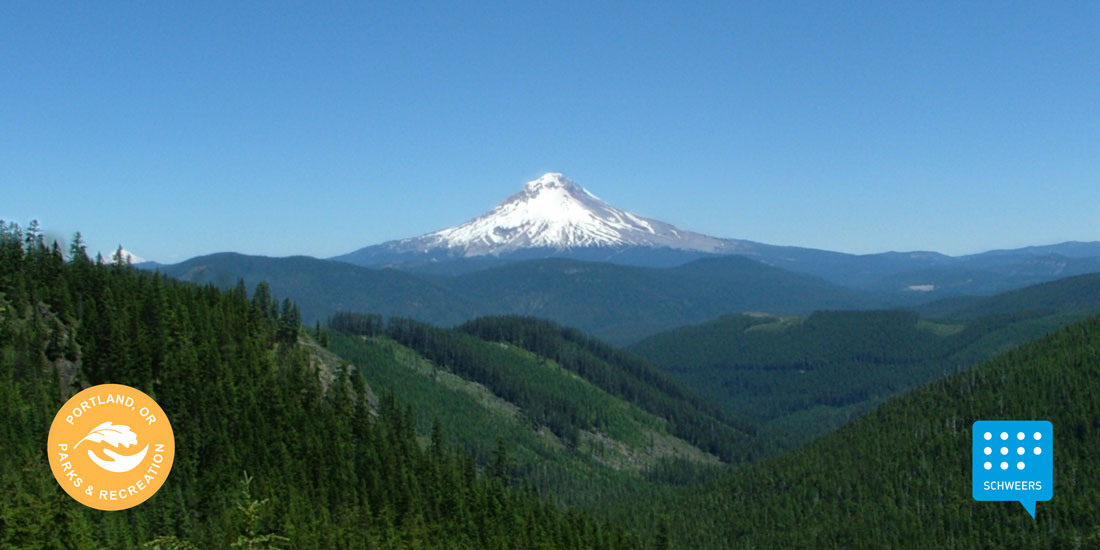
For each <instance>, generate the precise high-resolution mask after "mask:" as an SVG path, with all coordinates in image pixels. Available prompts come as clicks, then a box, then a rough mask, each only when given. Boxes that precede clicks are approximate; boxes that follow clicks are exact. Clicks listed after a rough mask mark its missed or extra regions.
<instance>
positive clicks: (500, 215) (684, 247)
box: [334, 172, 739, 267]
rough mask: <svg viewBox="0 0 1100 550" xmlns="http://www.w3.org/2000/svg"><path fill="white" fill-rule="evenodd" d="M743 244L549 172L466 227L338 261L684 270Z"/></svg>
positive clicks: (375, 248)
mask: <svg viewBox="0 0 1100 550" xmlns="http://www.w3.org/2000/svg"><path fill="white" fill-rule="evenodd" d="M738 242H739V241H732V240H726V239H716V238H714V237H708V236H706V235H701V234H699V233H693V232H691V231H684V230H682V229H678V228H676V227H674V226H672V225H670V224H667V223H664V222H660V221H657V220H651V219H648V218H643V217H641V216H638V215H635V214H632V213H630V212H627V211H626V210H622V209H620V208H616V207H614V206H611V205H610V204H608V203H606V202H604V201H603V200H601V199H600V198H599V197H597V196H596V195H594V194H592V193H591V192H590V191H588V190H587V189H585V188H583V187H581V186H580V185H577V183H576V182H574V181H572V180H570V179H568V178H566V177H565V176H564V175H562V174H560V173H557V172H550V173H547V174H543V175H542V176H541V177H539V178H538V179H536V180H533V181H529V182H527V184H526V185H524V187H523V190H521V191H520V192H519V193H516V194H514V195H512V196H511V197H508V198H507V199H506V200H505V201H504V202H502V203H500V204H499V205H497V206H496V207H495V208H493V209H492V210H491V211H489V212H488V213H486V214H484V215H482V216H479V217H477V218H474V219H472V220H470V221H468V222H466V223H464V224H462V225H458V226H454V227H449V228H447V229H441V230H439V231H435V232H432V233H428V234H426V235H421V236H419V237H412V238H409V239H402V240H397V241H389V242H386V243H382V244H380V245H376V246H368V247H366V248H362V249H360V250H357V251H355V252H352V253H350V254H347V255H344V256H340V257H337V258H334V259H336V260H342V261H347V262H350V263H355V264H359V265H369V266H376V267H381V266H398V267H400V266H408V265H410V263H411V264H419V263H423V262H438V261H443V260H450V259H459V258H486V259H493V260H496V259H502V258H505V257H507V258H513V259H514V258H517V257H520V258H537V257H547V256H566V257H574V258H581V259H590V260H609V259H611V257H612V256H617V257H621V256H623V255H626V256H630V257H631V260H630V261H629V262H628V263H638V262H637V258H638V257H640V256H645V255H652V254H654V253H657V254H658V255H661V254H663V255H664V256H674V257H675V258H674V259H671V260H667V261H665V262H664V263H669V264H678V263H683V261H686V260H690V259H694V258H698V257H701V256H706V255H711V254H721V253H729V252H730V251H731V249H733V248H736V247H737V244H736V243H738ZM640 263H641V264H646V263H650V262H647V261H641V262H640ZM658 263H660V262H658Z"/></svg>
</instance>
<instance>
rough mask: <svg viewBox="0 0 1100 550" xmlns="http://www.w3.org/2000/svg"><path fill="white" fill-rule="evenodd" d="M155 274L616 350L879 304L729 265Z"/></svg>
mask: <svg viewBox="0 0 1100 550" xmlns="http://www.w3.org/2000/svg"><path fill="white" fill-rule="evenodd" d="M159 270H160V271H161V272H162V273H165V274H168V275H170V276H172V277H175V278H178V279H181V280H184V281H188V282H194V283H199V284H205V283H214V284H216V285H218V286H220V287H222V288H230V287H232V286H233V285H235V284H236V281H237V280H238V279H243V280H244V281H245V283H246V285H248V286H249V287H250V288H251V287H254V286H255V285H256V284H259V283H260V282H265V281H266V282H268V283H269V284H270V286H271V289H272V291H273V292H275V293H276V294H278V295H280V296H288V297H290V298H291V299H293V300H294V301H295V303H296V304H298V305H299V307H300V308H301V310H302V315H303V318H304V319H305V320H306V322H307V323H312V322H314V321H316V320H325V319H328V318H329V317H330V316H332V315H333V314H335V313H336V312H337V311H353V312H360V313H377V314H381V315H384V316H386V317H405V318H410V319H416V320H418V321H422V322H427V323H432V324H437V325H454V324H459V323H462V322H464V321H468V320H471V319H474V318H477V317H482V316H486V315H526V316H536V317H541V318H545V319H549V320H552V321H555V322H558V323H562V324H566V325H569V326H574V327H577V328H580V329H581V330H584V331H586V332H588V333H591V334H593V335H595V336H597V337H600V338H601V339H604V340H607V341H610V342H612V343H618V344H625V343H631V342H634V341H636V340H638V339H640V338H642V337H644V336H647V335H650V334H654V333H657V332H660V331H663V330H668V329H670V328H673V327H676V326H680V325H684V324H688V323H698V322H702V321H706V320H709V319H713V318H715V317H717V316H719V315H724V314H727V313H729V312H741V311H756V310H764V311H769V312H776V313H780V314H796V313H809V312H811V311H813V310H816V309H841V308H870V307H874V306H877V305H881V303H882V300H883V298H881V297H877V296H873V295H868V294H865V293H862V292H859V291H855V290H849V289H845V288H841V287H838V286H836V285H833V284H830V283H827V282H825V281H822V280H820V279H817V278H815V277H811V276H808V275H802V274H797V273H791V272H788V271H784V270H782V269H778V268H775V267H771V266H767V265H764V264H762V263H759V262H756V261H753V260H750V259H747V258H743V257H737V256H730V257H716V258H707V259H701V260H697V261H695V262H692V263H689V264H686V265H682V266H678V267H672V268H643V267H632V266H623V265H616V264H609V263H596V262H581V261H577V260H565V259H546V260H530V261H524V262H518V263H512V264H505V265H501V266H497V267H492V268H489V269H485V270H480V271H476V272H472V273H466V274H462V275H455V276H429V275H424V274H414V273H407V272H403V271H397V270H393V269H382V270H375V269H368V268H363V267H357V266H352V265H349V264H344V263H339V262H326V261H324V260H316V259H312V258H306V257H293V258H264V257H257V256H243V255H239V254H229V253H224V254H215V255H212V256H205V257H200V258H194V259H191V260H188V261H186V262H183V263H181V264H176V265H172V266H161V267H160V268H159Z"/></svg>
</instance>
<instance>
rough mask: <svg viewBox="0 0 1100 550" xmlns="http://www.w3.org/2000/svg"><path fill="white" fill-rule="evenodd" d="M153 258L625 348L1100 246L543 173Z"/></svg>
mask: <svg viewBox="0 0 1100 550" xmlns="http://www.w3.org/2000/svg"><path fill="white" fill-rule="evenodd" d="M148 267H156V268H157V269H160V270H161V271H163V272H165V273H167V274H169V275H171V276H173V277H177V278H180V279H183V280H186V281H191V282H198V283H207V282H213V283H215V284H217V285H219V286H221V287H228V286H231V285H233V284H235V283H236V281H237V280H238V279H243V280H244V281H245V283H246V284H247V285H248V286H249V287H251V286H253V285H255V284H257V283H258V282H260V281H267V282H269V283H270V284H271V286H272V289H273V290H274V291H275V292H276V293H277V294H279V295H281V296H288V297H290V298H291V299H292V300H294V301H295V302H297V303H298V304H299V306H300V307H301V309H302V313H303V317H304V319H305V320H306V321H307V322H310V323H311V322H313V321H314V320H324V319H327V318H328V317H329V316H330V315H332V314H333V313H335V312H336V311H357V312H364V313H379V314H383V315H386V316H395V317H409V318H413V319H417V320H420V321H425V322H430V323H436V324H442V325H453V324H456V323H460V322H463V321H466V320H469V319H472V318H475V317H478V316H482V315H497V314H518V315H531V316H537V317H543V318H546V319H551V320H553V321H556V322H559V323H562V324H564V325H568V326H574V327H578V328H580V329H582V330H585V331H588V332H590V333H592V334H594V335H596V336H598V337H600V338H603V339H606V340H608V341H609V342H612V343H616V344H629V343H633V342H636V341H637V340H639V339H640V338H643V337H645V336H648V335H651V334H655V333H657V332H660V331H663V330H668V329H671V328H675V327H677V326H682V325H685V324H690V323H699V322H703V321H707V320H710V319H713V318H715V317H718V316H721V315H728V314H736V313H743V312H749V311H763V312H768V313H772V314H780V315H796V314H809V313H811V312H813V311H816V310H822V309H876V308H895V307H913V306H916V305H919V304H924V303H930V302H933V301H936V300H940V299H944V298H951V297H959V296H978V295H991V294H995V293H999V292H1004V291H1008V290H1012V289H1017V288H1022V287H1025V286H1029V285H1034V284H1039V283H1043V282H1048V281H1052V280H1055V279H1060V278H1064V277H1068V276H1071V275H1076V274H1081V273H1090V272H1100V243H1098V242H1093V243H1062V244H1057V245H1049V246H1035V247H1028V248H1022V249H1017V250H998V251H990V252H986V253H982V254H975V255H971V256H962V257H950V256H946V255H943V254H939V253H935V252H904V253H902V252H887V253H882V254H870V255H854V254H845V253H840V252H831V251H826V250H815V249H809V248H798V247H785V246H774V245H768V244H762V243H757V242H753V241H748V240H738V239H722V238H717V237H711V236H707V235H702V234H699V233H694V232H691V231H687V230H684V229H680V228H677V227H675V226H673V225H671V224H667V223H664V222H660V221H657V220H653V219H649V218H644V217H642V216H638V215H636V214H632V213H630V212H627V211H625V210H622V209H620V208H616V207H614V206H612V205H610V204H608V203H606V202H604V201H603V200H601V199H599V198H598V197H597V196H596V195H595V194H593V193H591V192H589V191H588V190H586V189H584V188H583V187H581V186H580V185H578V184H577V183H575V182H573V181H571V180H569V179H568V178H566V177H565V176H563V175H562V174H558V173H549V174H545V175H543V176H542V177H540V178H538V179H536V180H534V181H531V182H528V183H527V184H526V186H524V188H523V189H522V190H521V191H520V192H519V193H516V194H515V195H513V196H511V197H509V198H508V199H507V200H505V201H504V202H503V203H501V204H500V205H498V206H497V207H495V208H494V209H493V210H491V211H490V212H488V213H486V214H485V215H482V216H480V217H477V218H474V219H472V220H470V221H469V222H466V223H464V224H461V225H458V226H455V227H451V228H446V229H442V230H439V231H435V232H432V233H428V234H425V235H422V236H419V237H413V238H409V239H403V240H398V241H391V242H387V243H382V244H379V245H373V246H368V247H365V248H362V249H359V250H357V251H355V252H352V253H349V254H346V255H343V256H338V257H336V258H332V259H330V260H319V259H313V258H308V257H302V256H299V257H290V258H266V257H257V256H246V255H241V254H232V253H221V254H214V255H210V256H201V257H197V258H192V259H190V260H187V261H185V262H182V263H179V264H175V265H169V266H156V265H154V264H150V265H149V266H148Z"/></svg>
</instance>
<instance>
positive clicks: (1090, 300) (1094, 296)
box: [917, 273, 1100, 319]
mask: <svg viewBox="0 0 1100 550" xmlns="http://www.w3.org/2000/svg"><path fill="white" fill-rule="evenodd" d="M917 310H918V311H920V312H921V314H922V315H924V316H927V317H932V318H955V319H975V318H979V317H984V316H989V315H1003V314H1006V313H1014V312H1025V311H1026V312H1036V313H1043V312H1047V313H1054V312H1061V313H1072V312H1083V313H1088V312H1097V311H1100V273H1091V274H1088V275H1078V276H1076V277H1066V278H1065V279H1059V280H1057V281H1051V282H1049V283H1043V284H1039V285H1035V286H1030V287H1027V288H1021V289H1019V290H1013V291H1009V292H1005V293H1003V294H998V295H996V296H988V297H980V298H979V297H972V298H956V299H949V300H941V301H938V302H933V303H931V304H927V305H924V306H921V307H919V308H917Z"/></svg>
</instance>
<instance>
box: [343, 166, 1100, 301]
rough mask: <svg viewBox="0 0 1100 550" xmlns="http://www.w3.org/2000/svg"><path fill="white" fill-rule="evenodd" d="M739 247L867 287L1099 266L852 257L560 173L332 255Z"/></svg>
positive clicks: (990, 285)
mask: <svg viewBox="0 0 1100 550" xmlns="http://www.w3.org/2000/svg"><path fill="white" fill-rule="evenodd" d="M722 255H741V256H746V257H748V258H752V259H754V260H757V261H759V262H762V263H765V264H768V265H772V266H775V267H780V268H783V269H787V270H791V271H795V272H800V273H806V274H809V275H814V276H817V277H821V278H823V279H825V280H827V281H829V282H832V283H836V284H839V285H843V286H848V287H851V288H856V289H861V290H868V291H873V292H889V293H902V294H904V293H922V294H926V295H928V296H951V295H960V294H993V293H996V292H1001V291H1004V290H1009V289H1012V288H1019V287H1022V286H1027V285H1031V284H1037V283H1041V282H1044V281H1049V280H1053V279H1056V278H1060V277H1066V276H1070V275H1079V274H1082V273H1091V272H1095V271H1100V242H1090V243H1079V242H1067V243H1062V244H1055V245H1047V246H1032V247H1026V248H1021V249H1016V250H995V251H990V252H985V253H981V254H974V255H969V256H960V257H951V256H947V255H944V254H940V253H937V252H927V251H913V252H885V253H881V254H867V255H855V254H846V253H840V252H831V251H826V250H817V249H811V248H801V247H795V246H776V245H770V244H763V243H758V242H754V241H750V240H743V239H729V238H717V237H712V236H708V235H702V234H699V233H694V232H691V231H687V230H684V229H680V228H678V227H675V226H673V225H671V224H668V223H664V222H661V221H657V220H653V219H649V218H644V217H642V216H638V215H636V214H632V213H630V212H627V211H625V210H622V209H619V208H616V207H614V206H612V205H609V204H608V203H606V202H604V201H603V200H601V199H599V198H598V197H597V196H596V195H594V194H593V193H591V192H590V191H588V190H587V189H585V188H583V187H581V186H580V185H578V184H577V183H576V182H573V181H571V180H569V179H568V178H566V177H565V176H564V175H562V174H560V173H548V174H544V175H543V176H542V177H540V178H538V179H536V180H533V181H530V182H528V183H527V185H526V186H524V188H523V190H522V191H520V192H519V193H516V194H515V195H512V196H511V197H509V198H508V199H507V200H505V201H504V202H502V203H501V204H499V205H497V206H496V207H495V208H493V210H491V211H490V212H488V213H486V214H484V215H482V216H480V217H477V218H475V219H473V220H470V221H468V222H466V223H464V224H461V225H458V226H455V227H450V228H447V229H442V230H439V231H435V232H432V233H428V234H425V235H421V236H419V237H413V238H408V239H402V240H397V241H390V242H386V243H382V244H379V245H373V246H367V247H364V248H361V249H359V250H356V251H354V252H351V253H348V254H344V255H341V256H337V257H334V258H332V259H333V260H337V261H343V262H348V263H352V264H356V265H361V266H364V267H375V268H378V267H393V268H398V269H405V270H412V271H422V272H432V273H444V274H454V273H461V272H468V271H474V270H477V269H484V268H485V267H489V266H493V265H499V264H501V263H507V262H512V261H517V260H528V259H540V258H549V257H562V258H571V259H577V260H586V261H606V262H611V263H618V264H623V265H635V266H646V267H672V266H677V265H682V264H685V263H687V262H690V261H692V260H696V259H699V258H704V257H711V256H722Z"/></svg>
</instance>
